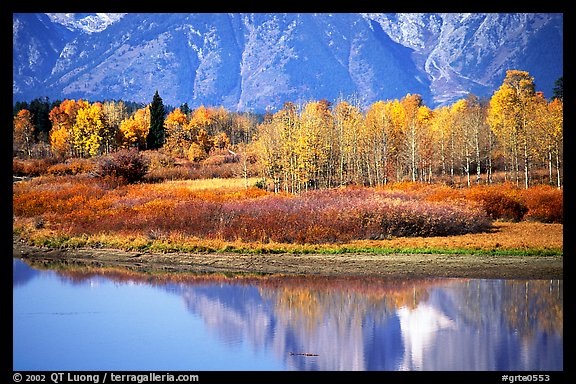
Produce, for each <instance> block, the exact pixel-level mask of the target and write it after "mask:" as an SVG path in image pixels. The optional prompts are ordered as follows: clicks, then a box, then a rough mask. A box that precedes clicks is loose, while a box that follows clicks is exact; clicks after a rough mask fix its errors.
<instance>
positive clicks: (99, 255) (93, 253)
mask: <svg viewBox="0 0 576 384" xmlns="http://www.w3.org/2000/svg"><path fill="white" fill-rule="evenodd" d="M12 254H13V258H19V259H23V260H25V261H26V260H29V261H32V262H38V263H42V264H45V265H57V264H60V263H61V264H63V265H74V266H91V267H117V268H125V269H128V270H133V271H139V272H150V273H153V272H174V273H179V272H188V273H198V274H210V273H226V274H283V275H286V274H289V275H314V276H376V277H385V278H398V279H412V278H418V279H420V278H441V277H455V278H479V279H563V256H561V255H552V256H549V255H530V256H519V255H510V256H507V255H488V254H486V255H481V254H464V253H462V254H418V253H415V254H373V253H346V254H293V253H279V254H247V253H182V252H173V253H155V252H138V251H124V250H120V249H112V248H65V249H57V248H45V247H37V246H31V245H28V244H25V243H22V242H16V241H15V242H13V253H12Z"/></svg>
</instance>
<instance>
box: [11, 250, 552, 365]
mask: <svg viewBox="0 0 576 384" xmlns="http://www.w3.org/2000/svg"><path fill="white" fill-rule="evenodd" d="M13 276H14V283H13V298H14V303H13V322H14V325H13V352H14V360H13V369H14V370H50V371H54V370H146V371H149V370H152V371H160V370H171V371H172V370H173V371H176V370H183V371H190V370H202V371H214V370H218V371H220V370H234V371H237V370H259V371H260V370H384V371H399V370H425V371H434V370H444V371H461V370H464V371H471V370H481V371H497V370H503V371H556V370H563V287H562V285H563V284H562V280H478V279H427V280H401V281H390V280H383V279H377V278H366V277H365V278H352V277H350V278H325V277H276V278H273V277H266V278H259V279H258V278H241V279H238V278H237V279H227V278H224V277H222V276H220V277H218V276H203V277H202V276H196V277H195V276H192V275H182V274H180V275H178V274H172V275H169V274H164V275H145V274H138V273H133V272H132V273H130V272H125V271H121V270H111V269H103V270H96V269H93V270H86V269H84V270H82V269H77V270H74V271H71V270H70V271H59V272H56V271H53V270H39V269H36V268H31V267H30V266H28V265H27V264H26V263H24V262H22V261H21V260H18V259H13Z"/></svg>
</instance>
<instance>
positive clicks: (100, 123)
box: [72, 103, 115, 157]
mask: <svg viewBox="0 0 576 384" xmlns="http://www.w3.org/2000/svg"><path fill="white" fill-rule="evenodd" d="M114 138H115V134H114V132H113V130H112V129H111V128H110V127H109V126H108V123H107V122H106V118H105V116H104V112H103V110H102V104H101V103H94V104H89V105H88V106H86V107H83V108H80V109H79V110H78V113H77V114H76V122H75V123H74V125H73V126H72V143H73V148H74V149H75V150H76V153H77V154H78V155H79V156H80V157H85V156H97V155H101V154H103V153H108V152H109V149H110V144H111V143H112V142H113V140H114Z"/></svg>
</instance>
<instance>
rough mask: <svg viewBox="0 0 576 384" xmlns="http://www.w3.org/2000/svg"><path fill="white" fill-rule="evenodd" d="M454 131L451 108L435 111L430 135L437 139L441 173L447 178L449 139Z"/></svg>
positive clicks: (443, 107) (445, 107) (440, 108)
mask: <svg viewBox="0 0 576 384" xmlns="http://www.w3.org/2000/svg"><path fill="white" fill-rule="evenodd" d="M451 129H452V116H451V114H450V107H449V106H442V107H439V108H436V109H435V110H434V114H433V118H432V121H431V122H430V134H431V135H432V136H434V137H435V138H436V149H437V158H438V159H439V161H440V165H439V168H440V172H441V175H442V176H446V164H447V158H448V155H447V152H448V148H449V142H450V141H449V137H450V135H451V133H450V132H451Z"/></svg>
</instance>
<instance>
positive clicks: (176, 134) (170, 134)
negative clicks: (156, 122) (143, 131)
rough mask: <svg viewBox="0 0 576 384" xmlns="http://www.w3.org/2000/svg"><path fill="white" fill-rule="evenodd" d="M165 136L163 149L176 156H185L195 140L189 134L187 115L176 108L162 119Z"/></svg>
mask: <svg viewBox="0 0 576 384" xmlns="http://www.w3.org/2000/svg"><path fill="white" fill-rule="evenodd" d="M164 129H165V132H166V138H165V141H164V149H165V150H166V151H167V152H168V153H170V154H172V155H173V156H176V157H186V152H187V151H188V150H189V148H190V145H191V144H192V142H194V141H195V140H193V139H192V137H191V136H190V126H189V121H188V117H187V116H186V115H185V114H184V113H182V111H181V110H180V108H176V109H175V110H173V111H172V112H170V113H169V114H168V116H166V119H164Z"/></svg>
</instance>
